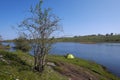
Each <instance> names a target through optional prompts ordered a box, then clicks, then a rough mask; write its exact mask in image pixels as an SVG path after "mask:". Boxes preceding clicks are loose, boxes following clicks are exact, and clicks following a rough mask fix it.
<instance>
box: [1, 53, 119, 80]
mask: <svg viewBox="0 0 120 80" xmlns="http://www.w3.org/2000/svg"><path fill="white" fill-rule="evenodd" d="M0 55H3V59H5V61H0V80H15V79H19V80H68V78H67V77H66V76H63V75H61V74H60V73H59V72H57V71H55V70H53V69H52V68H51V67H49V66H46V67H45V70H44V72H43V74H40V73H38V72H34V71H33V70H32V66H33V63H34V58H33V57H32V56H31V55H29V54H28V53H23V52H21V51H16V52H7V51H0ZM47 60H48V61H51V62H54V63H58V62H64V63H69V64H73V65H75V66H76V68H77V67H82V68H84V70H86V71H89V72H90V73H91V74H94V75H95V76H97V77H99V80H120V79H119V78H117V77H115V76H114V75H112V74H111V73H109V72H107V71H106V70H105V69H104V68H103V67H102V66H100V65H98V64H96V63H94V62H89V61H86V60H83V59H78V58H75V59H66V58H65V57H64V56H55V55H48V57H47ZM56 69H59V70H64V69H61V68H60V67H58V66H56Z"/></svg>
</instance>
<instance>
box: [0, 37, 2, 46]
mask: <svg viewBox="0 0 120 80" xmlns="http://www.w3.org/2000/svg"><path fill="white" fill-rule="evenodd" d="M1 42H2V36H1V35H0V45H1V44H2V43H1Z"/></svg>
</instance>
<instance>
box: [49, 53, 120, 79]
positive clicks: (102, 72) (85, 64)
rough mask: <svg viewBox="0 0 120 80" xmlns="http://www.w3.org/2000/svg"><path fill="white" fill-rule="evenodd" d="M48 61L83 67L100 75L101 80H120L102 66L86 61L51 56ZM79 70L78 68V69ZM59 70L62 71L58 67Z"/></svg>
mask: <svg viewBox="0 0 120 80" xmlns="http://www.w3.org/2000/svg"><path fill="white" fill-rule="evenodd" d="M48 60H50V61H52V62H55V63H57V62H66V63H70V64H74V65H77V66H80V67H83V68H84V69H85V70H89V71H90V72H91V73H93V74H95V75H96V76H97V75H98V76H99V78H100V79H101V80H120V78H118V77H116V76H114V75H113V74H111V73H109V72H108V71H107V70H105V69H104V68H103V67H102V66H101V65H99V64H96V63H94V62H90V61H86V60H83V59H79V58H75V59H66V58H65V57H63V56H56V55H49V56H48ZM76 68H77V67H76ZM57 69H60V68H58V67H57Z"/></svg>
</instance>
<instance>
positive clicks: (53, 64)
mask: <svg viewBox="0 0 120 80" xmlns="http://www.w3.org/2000/svg"><path fill="white" fill-rule="evenodd" d="M47 65H49V66H56V65H55V63H52V62H48V63H47Z"/></svg>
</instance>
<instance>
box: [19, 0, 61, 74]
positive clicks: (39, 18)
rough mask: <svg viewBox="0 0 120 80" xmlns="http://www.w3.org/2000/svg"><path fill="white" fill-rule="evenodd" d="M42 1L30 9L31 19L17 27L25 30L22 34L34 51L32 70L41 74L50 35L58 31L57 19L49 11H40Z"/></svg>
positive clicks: (48, 47)
mask: <svg viewBox="0 0 120 80" xmlns="http://www.w3.org/2000/svg"><path fill="white" fill-rule="evenodd" d="M42 3H43V1H42V0H40V2H39V3H38V4H36V6H35V7H34V8H33V7H32V8H30V13H31V17H29V18H27V19H25V20H23V21H22V23H21V24H20V25H19V27H22V29H23V28H24V29H25V30H27V31H26V32H24V33H25V34H26V35H28V38H29V39H31V42H32V43H31V44H32V49H33V50H34V60H35V61H34V69H35V70H37V71H39V72H42V71H43V70H44V67H45V65H46V55H47V54H48V53H49V50H50V48H51V44H52V39H53V38H51V35H52V33H53V32H54V31H56V30H58V29H59V25H58V23H59V20H60V19H59V18H58V17H57V16H55V15H53V14H51V13H50V11H51V9H49V8H48V9H42Z"/></svg>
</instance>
